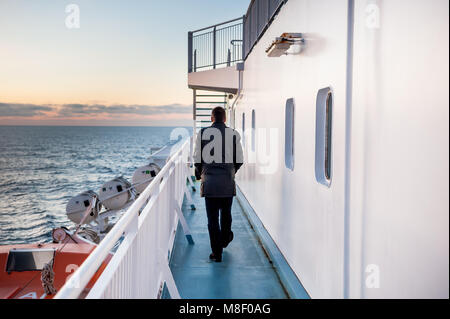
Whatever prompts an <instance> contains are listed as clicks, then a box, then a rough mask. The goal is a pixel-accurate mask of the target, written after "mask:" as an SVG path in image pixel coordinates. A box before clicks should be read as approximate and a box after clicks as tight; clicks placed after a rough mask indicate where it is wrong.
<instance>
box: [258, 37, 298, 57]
mask: <svg viewBox="0 0 450 319" xmlns="http://www.w3.org/2000/svg"><path fill="white" fill-rule="evenodd" d="M303 43H305V40H304V39H303V36H302V34H301V33H283V34H282V35H281V36H280V37H278V38H276V39H275V41H273V42H272V44H271V45H270V46H269V47H268V48H267V49H266V53H267V56H268V57H271V58H278V57H280V56H282V55H286V54H288V53H287V51H288V50H289V49H290V48H291V45H300V44H303Z"/></svg>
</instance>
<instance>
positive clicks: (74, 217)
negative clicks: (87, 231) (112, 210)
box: [66, 191, 102, 224]
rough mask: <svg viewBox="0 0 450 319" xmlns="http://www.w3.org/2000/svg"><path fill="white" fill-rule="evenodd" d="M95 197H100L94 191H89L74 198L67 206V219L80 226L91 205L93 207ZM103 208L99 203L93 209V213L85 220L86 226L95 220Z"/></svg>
mask: <svg viewBox="0 0 450 319" xmlns="http://www.w3.org/2000/svg"><path fill="white" fill-rule="evenodd" d="M95 197H98V195H97V194H96V193H95V192H93V191H87V192H84V193H81V194H79V195H77V196H75V197H72V198H71V199H70V200H69V202H68V203H67V206H66V214H67V217H68V218H69V219H70V220H71V221H72V222H74V223H75V224H80V223H81V220H82V219H83V217H84V215H85V213H86V210H87V209H88V207H89V206H90V205H92V203H93V201H94V198H95ZM101 208H102V204H101V203H99V202H98V201H97V203H96V204H95V206H94V207H92V208H91V211H90V212H89V214H88V215H87V217H86V219H85V220H84V224H89V223H90V222H92V221H93V220H95V219H96V218H97V216H98V213H99V212H100V210H101Z"/></svg>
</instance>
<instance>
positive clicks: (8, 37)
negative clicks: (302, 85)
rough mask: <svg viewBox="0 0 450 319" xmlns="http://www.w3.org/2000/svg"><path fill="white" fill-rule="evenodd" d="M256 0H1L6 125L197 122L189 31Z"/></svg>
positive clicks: (0, 103)
mask: <svg viewBox="0 0 450 319" xmlns="http://www.w3.org/2000/svg"><path fill="white" fill-rule="evenodd" d="M249 2H250V1H249V0H158V1H157V0H146V1H145V0H71V1H62V0H27V1H25V0H0V125H121V126H126V125H131V126H133V125H138V126H141V125H143V126H172V125H189V124H190V120H191V115H192V91H191V90H189V89H188V88H187V32H188V31H190V30H195V29H199V28H202V27H206V26H209V25H213V24H216V23H219V22H223V21H226V20H230V19H233V18H237V17H240V16H242V15H243V14H244V13H245V12H246V9H247V7H248V4H249ZM71 4H75V5H76V6H77V8H78V9H79V20H78V21H79V28H78V27H77V26H78V25H77V24H76V19H75V14H76V12H75V11H74V9H73V7H68V12H66V7H67V6H68V5H71ZM68 26H69V27H68ZM74 26H75V27H74Z"/></svg>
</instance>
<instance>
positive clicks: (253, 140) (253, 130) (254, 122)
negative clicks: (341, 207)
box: [252, 110, 256, 152]
mask: <svg viewBox="0 0 450 319" xmlns="http://www.w3.org/2000/svg"><path fill="white" fill-rule="evenodd" d="M255 149H256V119H255V110H252V151H253V152H255Z"/></svg>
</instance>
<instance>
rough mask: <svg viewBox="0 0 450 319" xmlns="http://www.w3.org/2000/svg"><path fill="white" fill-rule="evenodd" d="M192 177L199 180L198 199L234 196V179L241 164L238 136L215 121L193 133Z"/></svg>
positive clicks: (241, 154)
mask: <svg viewBox="0 0 450 319" xmlns="http://www.w3.org/2000/svg"><path fill="white" fill-rule="evenodd" d="M194 161H195V176H196V178H197V179H201V180H202V183H201V188H200V190H201V196H203V197H231V196H235V195H236V184H235V181H234V176H235V174H236V172H237V171H238V170H239V168H240V167H241V166H242V163H243V153H242V145H241V136H240V135H239V133H238V132H237V131H235V130H233V129H232V128H229V127H227V126H226V125H225V124H224V123H220V122H215V123H213V124H212V125H211V126H210V127H206V128H203V129H201V130H200V131H199V133H198V134H197V141H196V144H195V153H194Z"/></svg>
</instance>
